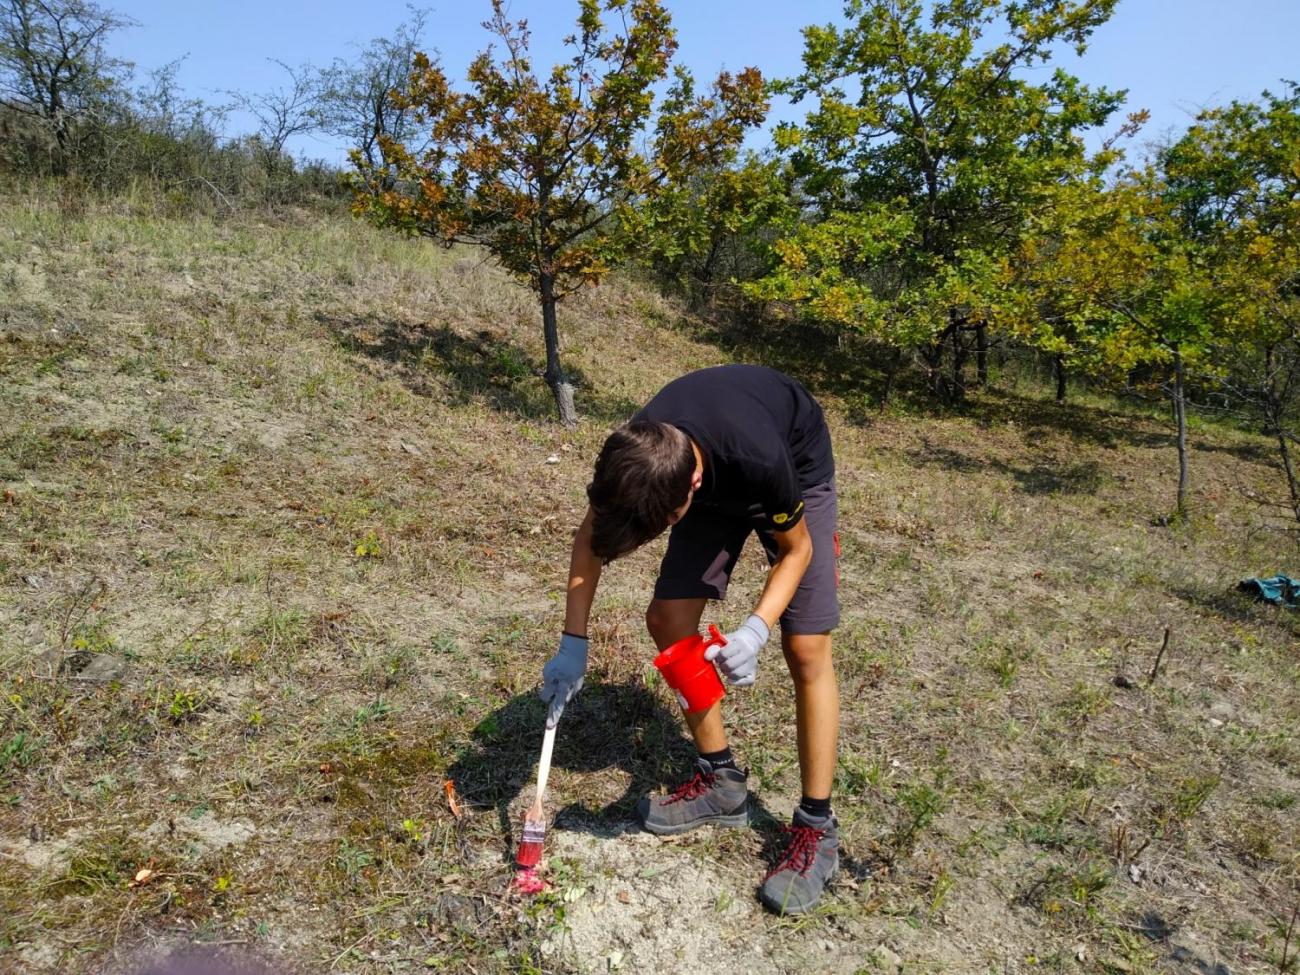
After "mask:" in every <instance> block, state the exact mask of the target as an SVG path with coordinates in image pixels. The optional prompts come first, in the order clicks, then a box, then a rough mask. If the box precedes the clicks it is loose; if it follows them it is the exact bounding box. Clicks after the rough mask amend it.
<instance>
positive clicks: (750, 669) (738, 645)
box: [704, 614, 770, 687]
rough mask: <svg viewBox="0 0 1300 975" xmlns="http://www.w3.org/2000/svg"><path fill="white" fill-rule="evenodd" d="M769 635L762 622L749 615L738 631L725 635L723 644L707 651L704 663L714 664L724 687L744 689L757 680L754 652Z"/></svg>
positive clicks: (755, 653) (758, 617)
mask: <svg viewBox="0 0 1300 975" xmlns="http://www.w3.org/2000/svg"><path fill="white" fill-rule="evenodd" d="M769 635H770V631H769V630H768V628H767V624H766V623H764V622H763V618H762V617H761V616H758V615H757V614H753V615H751V616H750V617H749V619H747V620H745V623H744V625H743V626H741V627H740V629H738V630H736V631H734V632H732V633H728V634H727V636H726V640H727V642H726V643H725V644H723V645H722V646H720V647H718V646H713V647H709V649H708V650H706V651H705V653H704V659H705V660H711V661H715V662H716V663H717V665H718V668H719V669H720V670H721V671H722V676H724V677H725V678H727V681H728V683H731V684H734V685H735V686H736V687H748V686H749V685H750V684H752V683H754V680H755V678H757V677H758V651H759V650H761V649H762V648H763V644H764V643H766V642H767V638H768V636H769Z"/></svg>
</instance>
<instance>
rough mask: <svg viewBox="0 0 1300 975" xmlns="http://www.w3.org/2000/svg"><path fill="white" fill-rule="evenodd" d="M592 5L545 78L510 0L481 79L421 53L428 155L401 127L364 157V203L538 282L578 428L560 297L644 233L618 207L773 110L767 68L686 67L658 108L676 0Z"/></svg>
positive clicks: (412, 86)
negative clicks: (707, 71) (707, 72)
mask: <svg viewBox="0 0 1300 975" xmlns="http://www.w3.org/2000/svg"><path fill="white" fill-rule="evenodd" d="M579 8H580V12H579V16H578V29H577V32H576V33H575V34H573V35H572V36H570V37H568V38H566V39H565V43H566V45H567V46H568V47H569V48H571V49H572V51H573V56H572V57H571V58H570V59H568V60H566V61H564V62H562V63H560V64H557V65H555V66H554V67H553V68H552V69H551V70H550V72H549V73H547V74H545V75H543V76H539V75H538V74H537V73H536V71H535V70H534V67H533V63H532V60H531V58H530V56H529V53H528V40H529V33H528V26H527V23H526V22H525V21H519V22H512V21H510V20H509V19H508V18H507V16H506V13H505V9H504V3H503V0H493V3H492V18H491V19H490V20H488V21H485V22H484V25H483V26H484V27H485V28H486V29H487V30H488V31H490V32H491V33H492V34H493V35H494V37H495V39H496V40H497V41H498V42H499V43H500V44H501V49H500V51H499V53H498V52H497V51H495V50H494V49H493V48H491V47H489V48H488V49H487V50H485V51H484V52H483V53H481V54H480V55H479V56H478V57H477V58H475V60H474V62H473V63H472V64H471V65H470V69H469V76H468V77H469V83H470V90H469V91H467V92H456V91H453V90H452V88H451V86H450V85H449V83H448V81H447V77H446V75H445V74H444V73H443V71H442V69H441V68H439V67H437V66H436V65H434V64H432V63H431V62H430V61H429V59H428V58H427V57H425V56H424V55H418V56H417V58H416V62H415V69H414V70H413V71H412V73H411V77H410V81H409V83H408V85H407V87H406V89H405V90H404V91H400V92H398V97H399V99H400V101H401V103H402V104H404V105H407V106H410V107H411V108H413V109H414V110H415V111H416V113H417V116H418V118H419V119H420V121H421V123H422V124H428V125H430V126H431V132H430V141H429V145H428V148H427V149H425V150H423V151H422V152H420V153H418V154H416V153H413V152H411V151H410V150H408V149H407V148H406V147H404V146H402V145H400V144H398V143H396V142H393V141H391V140H390V141H389V142H388V143H387V144H385V145H384V147H383V148H384V153H385V158H386V159H387V164H386V165H384V166H380V167H376V166H373V165H370V164H368V163H367V162H366V161H365V160H363V159H360V158H359V157H354V159H353V162H354V163H355V164H356V165H357V168H358V175H357V187H356V188H357V190H358V192H357V195H356V201H355V203H354V209H355V211H356V212H357V213H358V214H361V215H364V216H368V217H370V218H371V219H374V220H375V221H377V222H378V223H380V224H383V225H386V226H391V227H394V228H396V229H398V230H400V231H403V232H406V233H412V234H422V235H425V236H428V237H433V238H436V239H438V240H441V241H443V242H444V243H447V244H448V245H450V244H452V243H458V242H463V243H470V244H476V245H479V246H483V247H486V248H488V250H489V251H490V252H491V253H492V254H493V255H495V256H496V258H497V259H498V260H499V261H500V262H501V264H502V265H503V266H504V267H505V268H506V269H507V270H508V271H510V272H511V273H512V274H514V275H516V276H517V277H519V278H521V279H523V280H525V281H527V282H528V283H529V284H530V285H531V286H532V288H533V290H534V291H535V292H536V294H537V297H538V300H539V302H540V304H541V309H542V331H543V335H544V338H545V342H546V373H545V376H546V382H547V384H548V385H549V386H550V388H551V391H552V392H553V393H554V395H555V402H556V405H557V407H558V409H559V414H560V419H561V421H562V422H563V423H564V424H565V425H566V426H572V425H573V424H574V423H576V422H577V413H576V411H575V409H574V403H573V386H572V385H571V383H570V382H569V380H568V378H567V377H566V375H565V372H564V369H563V367H562V366H561V364H560V346H559V332H558V328H557V325H556V305H557V303H558V302H560V301H561V300H562V299H563V298H564V297H565V296H567V295H570V294H573V293H574V292H575V291H578V290H579V289H581V288H582V287H584V286H586V285H590V284H595V283H596V282H598V281H599V280H600V279H601V278H602V277H603V276H604V275H605V274H606V273H607V272H608V271H609V269H610V268H611V267H612V266H613V265H614V264H615V263H617V261H618V260H620V259H621V258H622V257H623V256H624V254H625V253H626V251H627V249H628V248H629V247H632V246H635V238H631V239H630V238H629V237H628V236H627V235H626V234H623V233H616V232H615V224H620V223H621V224H623V225H624V226H626V224H627V223H628V221H616V220H614V219H612V218H614V217H615V216H616V215H620V214H626V213H627V212H628V211H629V210H634V209H636V208H638V207H640V206H642V205H644V204H646V203H647V202H650V201H652V200H653V199H654V198H655V197H656V195H657V194H659V193H660V192H662V191H663V189H664V188H665V187H667V186H669V185H671V184H674V183H680V181H681V180H683V179H684V178H686V177H687V176H689V175H690V174H691V173H692V172H694V171H696V170H699V169H701V168H703V167H707V166H710V165H716V164H717V163H718V162H719V161H720V160H721V159H723V158H724V157H725V155H726V154H727V153H728V152H729V151H732V150H734V149H735V147H736V146H738V145H739V144H740V142H741V140H742V138H743V136H744V132H745V130H746V129H747V128H749V127H751V126H755V125H758V124H759V123H760V122H762V120H763V117H764V115H765V114H766V111H767V95H766V89H765V86H764V83H763V79H762V77H761V75H760V74H759V72H758V71H757V69H754V68H746V69H745V70H743V71H741V72H740V73H738V74H736V75H734V76H733V75H731V74H728V73H725V72H724V73H723V74H721V75H719V77H718V79H717V81H716V82H715V83H714V84H713V86H712V87H711V89H710V90H709V91H708V92H707V93H703V94H697V93H696V91H695V86H694V82H693V80H692V78H691V76H690V74H689V73H688V72H686V71H685V70H684V69H681V68H677V69H675V71H674V72H673V74H674V81H673V83H672V85H671V86H670V88H669V90H668V92H667V94H666V96H665V98H664V100H663V103H662V104H661V105H660V107H659V110H658V112H656V111H655V105H654V100H655V99H654V91H653V88H654V86H655V85H656V84H658V83H659V82H661V81H663V80H664V79H665V78H667V77H668V74H669V70H670V63H671V61H672V57H673V54H674V52H675V51H676V48H677V42H676V39H675V32H674V30H673V28H672V23H671V19H670V17H669V15H668V11H667V10H665V9H664V7H663V4H662V3H661V2H660V0H605V2H604V3H603V4H602V3H601V2H600V0H579ZM611 14H612V15H613V17H614V18H617V19H618V21H619V23H620V27H621V32H619V31H612V30H610V29H609V28H608V27H607V25H606V23H605V19H604V16H603V15H611ZM642 141H644V142H645V143H646V145H647V148H646V149H645V150H642V149H640V148H639V146H638V143H639V142H642ZM385 186H388V187H392V188H385ZM632 222H633V223H634V221H632Z"/></svg>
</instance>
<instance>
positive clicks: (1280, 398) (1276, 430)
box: [1260, 345, 1300, 522]
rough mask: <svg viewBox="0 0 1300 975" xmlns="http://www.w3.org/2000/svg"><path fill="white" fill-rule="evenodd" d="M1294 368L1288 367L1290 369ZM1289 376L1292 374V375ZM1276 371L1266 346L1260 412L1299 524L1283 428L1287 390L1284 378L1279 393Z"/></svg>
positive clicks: (1299, 496) (1299, 495) (1299, 498)
mask: <svg viewBox="0 0 1300 975" xmlns="http://www.w3.org/2000/svg"><path fill="white" fill-rule="evenodd" d="M1294 368H1295V367H1294V366H1292V367H1291V369H1292V370H1294ZM1292 375H1294V373H1293V372H1292ZM1276 377H1277V372H1276V370H1275V368H1274V347H1273V346H1272V345H1270V346H1268V347H1267V348H1266V349H1265V351H1264V381H1263V382H1262V383H1261V389H1260V400H1261V401H1262V405H1263V412H1264V429H1265V432H1268V433H1272V434H1273V436H1275V437H1276V438H1277V451H1278V455H1279V456H1280V457H1281V459H1282V472H1283V473H1284V474H1286V487H1287V492H1288V493H1289V494H1290V496H1291V512H1292V514H1294V515H1295V520H1296V521H1298V522H1300V480H1297V476H1296V469H1295V463H1294V462H1293V461H1292V459H1291V442H1290V439H1289V438H1288V436H1287V429H1286V402H1285V396H1286V392H1288V391H1289V389H1290V387H1291V376H1288V377H1287V379H1286V381H1285V383H1284V384H1283V388H1282V390H1281V391H1279V390H1278V384H1277V378H1276Z"/></svg>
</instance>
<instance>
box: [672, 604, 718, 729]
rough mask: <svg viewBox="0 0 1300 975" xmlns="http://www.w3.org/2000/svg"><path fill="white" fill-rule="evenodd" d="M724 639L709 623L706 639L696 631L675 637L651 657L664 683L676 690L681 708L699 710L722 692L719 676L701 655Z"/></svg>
mask: <svg viewBox="0 0 1300 975" xmlns="http://www.w3.org/2000/svg"><path fill="white" fill-rule="evenodd" d="M726 642H727V641H726V640H725V639H724V638H723V636H722V634H721V633H719V632H718V628H717V627H716V626H714V625H713V624H712V623H710V624H709V638H708V639H707V640H706V639H705V638H704V637H702V636H700V635H699V634H698V633H696V634H694V635H693V636H688V637H687V638H686V639H684V640H678V641H677V642H676V643H674V644H673V645H672V646H671V647H669V648H668V649H667V650H665V651H664V652H663V653H661V654H659V656H657V657H655V667H657V668H658V670H659V673H661V674H663V675H664V680H665V681H666V682H667V683H668V686H669V687H671V688H672V689H673V690H674V691H675V692H676V693H677V700H679V701H681V703H682V710H684V711H686V712H688V713H689V712H694V711H703V710H705V709H706V708H711V707H713V705H715V704H717V703H718V702H719V701H721V700H722V699H723V697H725V696H726V693H727V692H726V690H724V689H723V686H722V678H720V677H719V676H718V672H717V670H716V669H715V668H714V666H713V664H711V663H710V662H709V661H707V660H705V659H704V651H705V650H707V649H708V648H709V647H714V646H718V647H720V646H722V645H723V644H725V643H726Z"/></svg>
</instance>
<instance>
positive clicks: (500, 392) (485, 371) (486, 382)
mask: <svg viewBox="0 0 1300 975" xmlns="http://www.w3.org/2000/svg"><path fill="white" fill-rule="evenodd" d="M315 318H316V322H317V323H318V324H319V325H321V326H323V327H324V328H326V329H327V330H328V331H329V332H330V333H331V334H332V335H333V336H334V339H335V341H336V342H337V343H338V344H339V346H341V347H342V348H344V349H346V350H347V351H349V352H352V353H354V354H357V355H362V356H366V357H369V358H371V359H376V360H379V361H382V362H384V363H387V364H389V365H390V366H392V367H393V368H394V369H395V370H396V372H397V374H398V375H399V377H400V378H401V380H402V382H403V383H404V384H405V385H406V387H407V388H408V389H409V390H410V391H411V392H412V393H414V394H415V395H417V396H426V397H433V396H438V397H439V398H443V399H446V400H448V401H450V402H451V403H453V404H456V405H464V404H466V403H470V402H473V401H475V400H482V401H484V402H486V403H487V404H489V405H490V406H491V407H492V408H493V409H495V410H498V411H500V412H502V413H506V414H510V415H513V416H516V417H521V418H523V419H528V420H551V419H554V418H555V399H554V397H553V396H552V395H551V391H550V388H549V387H548V386H547V385H546V382H545V380H544V379H543V378H542V375H543V373H544V372H545V369H546V364H545V363H544V362H543V361H541V360H539V359H535V358H533V356H532V355H531V354H530V353H529V352H528V351H527V350H526V349H524V348H523V347H521V346H519V345H516V344H515V343H513V342H510V341H509V340H507V339H505V338H502V337H501V336H500V335H496V334H494V333H492V332H490V331H488V330H485V329H480V330H478V331H476V332H474V333H472V334H467V333H462V332H459V331H456V330H454V329H452V328H451V327H449V326H447V325H431V324H424V325H417V324H412V323H410V322H407V321H402V320H399V319H393V318H381V317H376V316H361V317H357V318H339V317H334V316H330V315H325V314H322V313H318V314H317V315H316V316H315ZM567 371H568V373H569V380H570V381H571V382H572V383H573V385H574V387H575V397H576V400H577V405H578V412H579V413H580V414H582V415H583V416H587V417H591V418H593V419H597V420H601V421H604V422H606V423H611V424H613V423H621V422H623V421H624V420H626V419H627V418H628V417H630V416H631V415H632V414H633V413H634V412H636V410H637V408H638V407H639V406H640V404H638V403H633V402H632V401H631V400H629V399H626V398H624V397H619V396H611V395H609V394H607V393H603V392H601V391H600V389H599V388H597V387H596V386H595V385H594V384H593V383H592V382H591V381H590V380H589V379H588V377H587V376H586V375H585V374H584V373H583V372H582V371H581V370H579V369H573V368H571V367H569V368H567Z"/></svg>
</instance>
